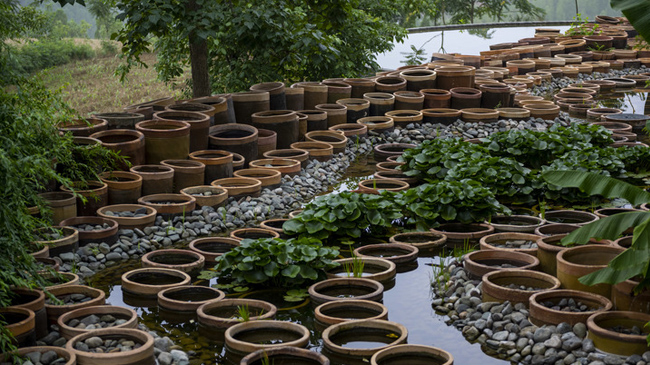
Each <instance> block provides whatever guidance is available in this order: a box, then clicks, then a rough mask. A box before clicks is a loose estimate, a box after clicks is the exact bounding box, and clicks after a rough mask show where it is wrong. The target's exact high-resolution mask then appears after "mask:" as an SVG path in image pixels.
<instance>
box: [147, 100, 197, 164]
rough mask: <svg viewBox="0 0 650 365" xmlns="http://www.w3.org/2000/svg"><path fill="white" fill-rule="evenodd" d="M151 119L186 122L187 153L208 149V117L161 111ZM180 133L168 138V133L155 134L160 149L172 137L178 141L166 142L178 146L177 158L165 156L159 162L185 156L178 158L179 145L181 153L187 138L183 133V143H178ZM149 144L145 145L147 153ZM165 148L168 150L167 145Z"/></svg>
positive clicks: (179, 152) (193, 113)
mask: <svg viewBox="0 0 650 365" xmlns="http://www.w3.org/2000/svg"><path fill="white" fill-rule="evenodd" d="M153 117H154V119H157V120H163V121H168V122H172V121H177V122H187V123H188V124H189V125H190V128H189V152H194V151H200V150H205V149H207V148H208V130H209V129H210V117H209V116H208V115H205V114H203V113H197V112H186V111H162V112H157V113H154V115H153ZM149 127H151V125H149ZM136 128H137V125H136ZM143 133H144V132H143ZM180 133H181V131H180V130H178V131H176V133H174V135H173V136H170V135H169V133H167V134H164V133H157V137H156V138H160V139H161V140H160V141H157V142H158V143H159V144H161V146H159V148H160V149H163V148H164V145H166V143H165V141H164V140H166V139H167V138H174V137H177V138H178V139H176V138H174V139H173V140H170V141H168V142H172V141H173V143H174V146H176V145H178V148H179V151H178V154H179V157H175V156H171V155H170V156H169V157H167V156H165V158H161V159H160V160H166V159H172V158H185V156H180V154H181V151H180V146H181V145H182V146H183V152H184V145H185V138H187V137H185V135H184V133H185V132H183V137H182V140H183V142H182V143H180V141H181V137H180ZM163 134H164V135H163ZM145 137H146V135H145ZM149 144H150V143H147V144H146V145H145V146H146V147H147V151H149V150H150V147H149ZM167 148H169V144H167ZM147 160H148V159H147Z"/></svg>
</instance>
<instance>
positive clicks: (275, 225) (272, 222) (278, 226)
mask: <svg viewBox="0 0 650 365" xmlns="http://www.w3.org/2000/svg"><path fill="white" fill-rule="evenodd" d="M288 220H289V219H285V218H278V219H267V220H265V221H263V222H261V223H260V228H262V229H266V230H269V231H273V232H275V233H277V234H279V235H280V238H282V239H286V238H287V237H288V236H287V235H285V234H284V230H283V229H282V226H283V225H284V223H285V222H286V221H288Z"/></svg>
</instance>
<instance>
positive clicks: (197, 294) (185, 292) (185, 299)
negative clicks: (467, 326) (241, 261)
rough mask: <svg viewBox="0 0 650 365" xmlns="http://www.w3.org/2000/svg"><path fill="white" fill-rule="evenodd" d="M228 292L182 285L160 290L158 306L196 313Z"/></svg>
mask: <svg viewBox="0 0 650 365" xmlns="http://www.w3.org/2000/svg"><path fill="white" fill-rule="evenodd" d="M225 297H226V294H225V293H224V292H222V291H221V290H218V289H214V288H211V287H205V286H197V285H182V286H176V287H173V288H168V289H165V290H161V291H159V292H158V306H159V307H160V308H161V309H163V310H168V311H174V312H176V313H178V312H181V313H182V312H191V313H192V314H195V313H196V310H197V309H198V308H199V307H200V306H202V305H203V304H206V303H208V302H211V301H216V300H221V299H223V298H225Z"/></svg>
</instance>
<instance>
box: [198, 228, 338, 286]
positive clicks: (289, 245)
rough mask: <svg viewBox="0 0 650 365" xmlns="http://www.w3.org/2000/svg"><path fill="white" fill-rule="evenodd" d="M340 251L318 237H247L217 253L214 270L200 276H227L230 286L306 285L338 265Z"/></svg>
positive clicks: (203, 277)
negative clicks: (225, 250)
mask: <svg viewBox="0 0 650 365" xmlns="http://www.w3.org/2000/svg"><path fill="white" fill-rule="evenodd" d="M338 254H339V250H338V248H337V247H326V246H323V244H322V243H321V241H319V240H318V239H316V238H307V237H302V238H295V239H294V238H292V239H288V240H283V239H280V238H265V239H257V240H251V239H245V240H243V241H241V242H240V244H239V246H237V247H233V248H232V249H231V250H230V251H228V252H226V253H224V254H223V255H221V256H218V257H216V258H215V263H216V265H215V267H214V270H210V271H203V272H202V273H201V275H200V276H199V278H201V279H207V280H209V279H212V278H215V277H219V278H220V280H221V279H222V278H224V279H227V280H228V281H230V284H227V286H228V287H236V286H241V287H245V286H247V285H266V286H269V285H270V286H275V287H282V288H292V287H296V286H304V285H308V284H311V283H313V282H315V281H317V280H323V279H325V278H326V274H325V271H326V270H328V269H331V268H334V267H336V266H338V264H337V263H335V262H334V261H333V260H334V259H336V257H337V256H338Z"/></svg>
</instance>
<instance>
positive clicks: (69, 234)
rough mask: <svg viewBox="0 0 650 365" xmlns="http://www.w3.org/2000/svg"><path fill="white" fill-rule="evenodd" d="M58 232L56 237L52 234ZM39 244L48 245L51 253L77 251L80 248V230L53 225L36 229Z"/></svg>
mask: <svg viewBox="0 0 650 365" xmlns="http://www.w3.org/2000/svg"><path fill="white" fill-rule="evenodd" d="M51 234H56V236H55V237H56V238H54V237H52V236H50V235H51ZM34 235H35V236H36V237H38V238H37V240H36V241H35V242H34V243H35V244H36V245H37V246H40V245H43V246H48V247H49V251H50V255H52V256H56V255H60V254H62V253H65V252H73V253H74V252H77V249H78V248H79V231H77V230H76V229H74V228H71V227H61V226H51V227H42V228H38V229H36V230H35V231H34Z"/></svg>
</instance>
